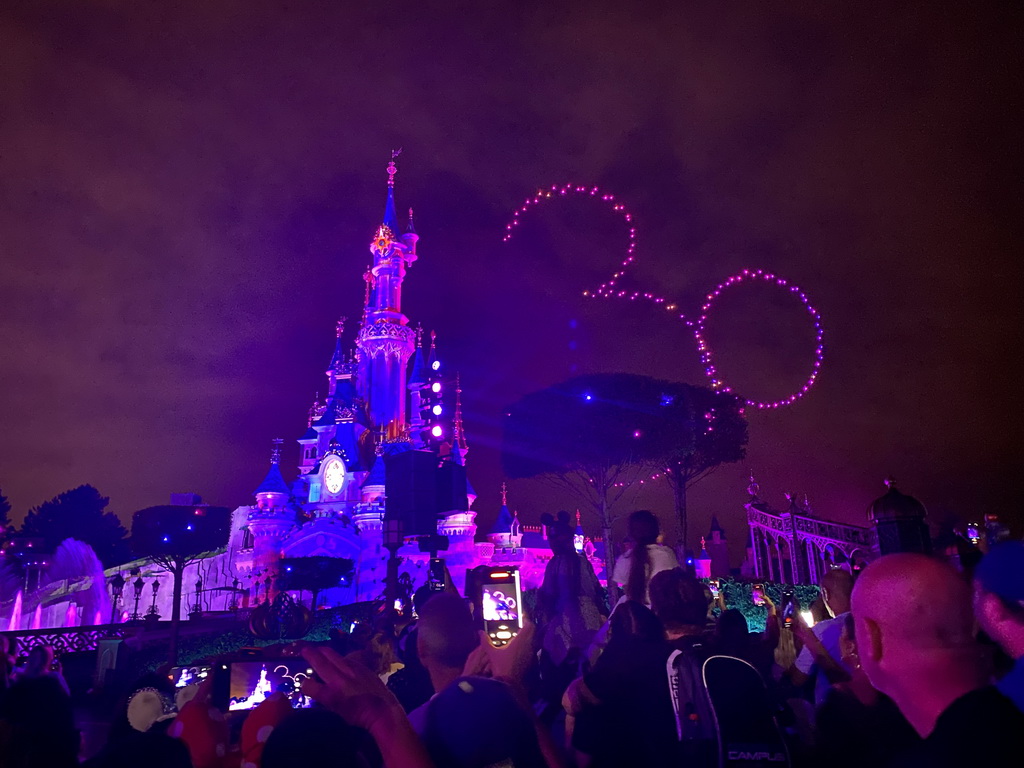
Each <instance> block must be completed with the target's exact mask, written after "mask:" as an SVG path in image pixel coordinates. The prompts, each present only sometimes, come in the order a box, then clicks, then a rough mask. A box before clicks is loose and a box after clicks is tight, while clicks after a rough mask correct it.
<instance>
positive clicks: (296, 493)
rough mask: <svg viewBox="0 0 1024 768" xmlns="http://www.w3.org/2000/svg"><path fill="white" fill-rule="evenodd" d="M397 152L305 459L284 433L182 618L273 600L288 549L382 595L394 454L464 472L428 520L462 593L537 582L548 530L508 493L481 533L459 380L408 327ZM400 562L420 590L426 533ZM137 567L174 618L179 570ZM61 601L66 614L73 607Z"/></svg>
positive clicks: (340, 595)
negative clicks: (356, 305) (502, 568)
mask: <svg viewBox="0 0 1024 768" xmlns="http://www.w3.org/2000/svg"><path fill="white" fill-rule="evenodd" d="M393 155H394V156H393V158H392V161H391V162H390V163H389V164H388V167H387V172H388V180H387V198H386V202H385V206H384V216H383V220H382V221H381V223H380V224H379V225H378V226H376V228H375V229H374V230H373V236H372V238H371V240H370V245H369V250H370V254H371V256H372V264H371V266H370V267H369V268H368V269H367V270H366V271H365V272H364V274H363V275H362V279H363V281H364V282H365V292H364V302H363V308H362V316H361V320H360V322H359V324H358V327H357V328H356V329H355V332H354V334H352V335H349V334H347V333H346V323H345V320H344V318H343V319H342V320H340V321H339V322H338V324H337V326H336V328H335V346H334V354H333V356H332V357H331V359H330V362H329V363H328V365H327V368H326V371H325V373H326V376H327V384H326V395H325V396H324V397H323V398H322V399H321V398H320V397H319V396H317V398H316V399H315V400H314V402H313V404H312V406H311V407H310V408H309V409H308V412H306V413H305V414H304V416H305V424H304V425H303V426H304V430H305V431H302V432H301V433H299V434H300V436H299V437H298V440H297V442H298V445H299V461H298V466H297V467H296V468H295V471H294V472H290V471H288V470H287V469H283V468H282V464H281V444H282V441H281V440H275V441H274V446H273V449H272V452H271V458H270V465H269V469H267V470H266V475H265V477H264V478H263V480H262V482H260V483H259V484H258V486H257V487H256V489H255V491H254V492H253V495H254V503H252V504H251V505H245V506H241V507H238V508H237V509H235V510H234V511H233V512H232V516H231V530H230V535H229V537H228V540H227V541H226V542H225V545H224V547H223V548H222V549H219V550H217V551H214V552H210V553H208V554H207V555H205V556H204V557H202V558H201V559H199V560H198V561H197V562H196V563H194V564H192V565H190V566H188V568H187V571H186V573H185V587H184V596H183V606H182V613H183V614H184V613H187V612H202V611H219V610H223V609H226V608H228V607H229V605H230V604H231V602H232V601H234V602H235V603H236V604H238V603H242V604H244V603H246V602H248V603H249V604H250V605H251V604H254V603H255V602H257V601H263V600H265V599H266V597H267V596H268V595H269V593H271V592H273V591H274V590H275V589H276V586H275V585H276V584H278V583H279V582H278V578H279V577H280V576H281V575H282V574H281V572H280V571H281V565H280V564H281V562H282V560H283V559H287V558H301V557H314V556H320V557H334V558H345V559H347V560H349V561H351V563H352V568H351V570H350V572H349V573H348V574H347V575H346V576H345V577H343V579H342V581H341V585H340V586H338V587H336V588H334V589H330V590H327V591H326V592H324V593H323V594H322V599H321V600H320V601H319V603H320V604H321V605H342V604H346V603H351V602H356V601H362V600H374V599H378V598H380V597H381V596H382V595H383V593H384V579H385V575H386V571H387V561H388V557H389V552H388V550H387V548H386V547H385V541H384V538H385V527H386V524H385V509H386V507H387V506H388V501H386V499H387V498H388V497H393V498H392V502H393V501H394V498H397V497H399V496H402V497H410V494H411V496H412V497H413V498H415V496H416V494H417V484H418V483H419V480H418V479H417V478H415V477H407V476H404V475H403V474H402V470H401V469H398V470H395V469H392V468H390V467H389V461H390V460H391V459H392V458H393V457H396V456H398V455H399V454H402V453H404V452H413V453H415V454H416V457H417V458H420V459H424V458H425V459H426V462H427V464H428V465H432V467H433V468H435V469H437V470H438V471H439V472H440V473H441V475H444V474H445V473H444V470H445V469H446V468H457V469H454V471H453V472H451V473H450V476H452V477H455V478H456V483H455V485H456V489H455V492H454V493H447V494H438V495H437V496H434V497H432V498H439V497H441V496H443V497H444V498H445V501H444V502H438V503H440V506H436V504H435V506H434V507H433V508H432V510H431V512H430V515H431V525H433V524H434V523H433V521H434V520H436V532H437V534H439V535H441V536H444V537H447V549H445V550H444V551H441V552H440V553H439V554H440V556H441V557H443V558H444V559H445V561H446V564H447V566H448V569H449V571H450V573H451V576H452V578H453V580H454V581H455V583H456V585H457V586H459V588H460V589H461V588H462V587H463V584H464V580H465V574H466V570H467V569H469V568H473V567H475V566H478V565H482V564H493V565H510V566H511V565H516V566H519V568H520V570H521V574H522V579H523V582H524V585H525V586H527V587H532V586H539V584H540V581H541V579H542V577H543V571H544V566H545V565H546V563H547V561H548V559H550V556H551V552H550V549H549V547H548V545H547V541H546V540H545V534H544V531H543V529H542V527H540V526H522V525H520V523H519V520H518V516H517V515H516V514H515V513H513V512H510V511H509V507H508V505H507V503H506V498H505V493H504V489H502V506H501V509H500V511H499V514H498V517H497V521H496V523H495V525H494V526H493V528H492V529H491V531H490V532H489V533H487V534H486V536H485V537H484V540H482V541H477V526H476V522H475V519H476V512H474V511H473V509H472V506H473V503H474V501H475V499H476V493H475V491H474V490H473V488H472V485H471V484H470V483H469V482H468V481H464V482H465V485H464V490H463V486H462V485H461V482H460V480H459V479H460V478H465V477H466V474H465V467H466V462H467V456H468V454H469V452H470V451H469V445H468V442H467V438H466V432H465V428H464V426H463V421H462V407H461V406H462V404H461V393H462V391H461V388H460V386H459V379H458V377H457V376H455V375H452V374H450V373H449V372H448V371H447V370H446V369H445V367H444V366H443V364H442V360H441V359H440V358H439V356H438V352H437V346H436V337H435V334H433V333H431V334H429V335H427V334H424V333H423V331H422V329H417V328H415V327H413V326H411V325H410V320H409V318H408V317H406V315H405V314H403V312H402V290H403V288H404V284H405V279H406V276H407V274H408V273H409V271H410V270H411V268H412V267H413V266H414V265H415V264H416V262H417V260H418V259H419V254H418V253H417V246H418V244H419V240H420V237H419V235H418V234H417V233H416V230H415V228H414V226H413V216H412V210H411V209H410V210H409V216H408V219H407V220H406V222H405V225H404V227H403V226H402V225H401V224H400V223H399V221H398V215H397V213H396V206H395V175H396V172H397V167H396V165H395V161H394V159H395V157H397V153H393ZM425 336H426V338H424V337H425ZM268 352H269V350H268ZM300 424H301V422H300ZM297 432H298V430H297ZM395 464H396V465H397V464H398V462H395ZM406 465H408V466H412V465H411V464H408V463H405V464H403V466H406ZM421 466H422V462H421ZM386 467H387V468H386ZM409 471H413V470H411V469H410V470H409ZM256 477H258V474H257V475H256ZM495 495H497V494H495ZM198 502H199V499H198V498H195V497H192V496H190V495H177V496H176V497H174V498H172V503H174V504H180V505H187V504H193V503H196V504H198ZM577 533H578V534H582V531H581V530H579V531H578V532H577ZM578 539H579V546H580V547H582V548H584V549H585V551H587V552H588V553H589V554H590V555H591V559H592V561H593V563H594V565H595V569H596V570H597V571H598V573H599V574H600V573H602V572H603V568H602V566H601V563H600V559H599V558H598V557H596V556H595V553H594V545H593V544H592V543H591V542H590V541H589V540H586V539H585V537H583V536H582V535H579V536H578ZM398 557H399V558H400V563H401V565H400V568H399V579H400V581H402V582H403V583H404V584H406V585H411V587H412V588H414V589H415V588H416V587H419V586H421V585H422V584H424V583H425V581H426V578H427V564H428V560H429V554H424V553H422V552H421V551H420V547H419V546H418V542H417V541H414V540H413V539H412V538H409V539H407V540H405V541H403V543H402V544H401V546H400V548H399V550H398ZM129 566H141V569H142V578H143V579H144V581H145V582H146V583H147V588H146V593H145V597H146V599H145V602H144V607H146V608H149V607H150V606H149V602H150V600H149V598H150V589H149V586H148V585H150V584H151V583H152V582H153V581H154V580H156V581H159V582H160V586H159V588H158V589H156V590H154V591H153V595H154V597H153V601H154V605H155V606H156V610H157V611H158V612H159V613H160V614H161V616H162V617H163V618H167V617H168V616H169V615H170V599H171V594H170V593H171V589H170V586H171V585H170V578H171V577H170V574H169V573H167V572H166V571H163V570H162V569H160V568H159V566H156V565H152V564H144V563H143V562H141V561H140V562H139V563H132V564H126V565H125V566H122V567H121V568H120V569H117V568H115V569H111V570H109V571H108V572H107V573H108V576H111V577H112V576H113V575H114V574H115V573H117V572H118V571H122V572H124V571H126V570H127V569H128V567H129ZM126 575H127V574H126ZM132 578H134V577H132ZM129 607H130V606H129ZM53 608H54V613H55V616H56V614H58V613H60V611H61V610H63V608H60V609H58V608H57V606H54V607H53ZM49 612H50V611H49V610H48V611H47V613H49ZM60 615H61V617H63V614H60Z"/></svg>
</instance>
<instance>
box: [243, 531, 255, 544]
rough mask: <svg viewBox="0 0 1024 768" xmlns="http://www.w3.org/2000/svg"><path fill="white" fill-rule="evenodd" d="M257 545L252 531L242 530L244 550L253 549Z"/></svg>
mask: <svg viewBox="0 0 1024 768" xmlns="http://www.w3.org/2000/svg"><path fill="white" fill-rule="evenodd" d="M254 543H255V541H254V539H253V535H252V531H250V530H249V529H248V528H243V529H242V549H252V548H253V544H254Z"/></svg>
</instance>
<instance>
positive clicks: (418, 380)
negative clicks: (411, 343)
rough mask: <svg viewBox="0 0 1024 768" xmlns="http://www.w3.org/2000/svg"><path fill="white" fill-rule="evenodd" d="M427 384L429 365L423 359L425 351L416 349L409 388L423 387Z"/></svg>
mask: <svg viewBox="0 0 1024 768" xmlns="http://www.w3.org/2000/svg"><path fill="white" fill-rule="evenodd" d="M426 383H427V363H426V361H424V359H423V350H422V349H421V348H420V347H417V348H416V354H415V355H414V356H413V358H412V373H410V374H409V386H417V387H419V386H422V385H424V384H426Z"/></svg>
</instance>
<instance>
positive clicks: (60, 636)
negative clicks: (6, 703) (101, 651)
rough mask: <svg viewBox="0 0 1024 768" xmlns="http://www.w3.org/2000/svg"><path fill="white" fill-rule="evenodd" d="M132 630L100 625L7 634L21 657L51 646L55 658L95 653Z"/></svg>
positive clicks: (111, 625) (25, 630)
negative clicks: (103, 643)
mask: <svg viewBox="0 0 1024 768" xmlns="http://www.w3.org/2000/svg"><path fill="white" fill-rule="evenodd" d="M132 629H137V627H132V626H131V625H128V624H98V625H95V626H91V627H67V628H63V627H51V628H49V629H19V630H12V631H9V632H5V633H4V634H6V635H7V636H8V637H11V638H14V639H15V641H16V643H17V650H18V654H19V655H24V654H25V653H27V652H28V651H30V650H31V649H32V648H35V647H37V646H46V645H48V646H50V647H51V648H53V653H54V655H55V656H62V655H63V654H65V653H76V652H78V651H95V650H96V649H97V648H99V645H100V641H101V640H104V639H108V638H112V637H118V638H123V637H125V636H126V635H127V634H128V633H129V631H131V630H132Z"/></svg>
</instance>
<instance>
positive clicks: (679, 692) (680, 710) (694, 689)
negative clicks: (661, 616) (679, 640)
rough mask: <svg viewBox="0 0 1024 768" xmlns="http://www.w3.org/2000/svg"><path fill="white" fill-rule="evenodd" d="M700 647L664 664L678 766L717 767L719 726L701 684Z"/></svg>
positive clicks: (675, 653) (674, 655)
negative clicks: (676, 743)
mask: <svg viewBox="0 0 1024 768" xmlns="http://www.w3.org/2000/svg"><path fill="white" fill-rule="evenodd" d="M699 649H700V646H699V645H695V646H693V647H691V648H688V649H687V650H676V651H673V652H672V653H671V654H670V655H669V657H668V661H667V662H666V663H665V668H666V672H667V674H668V689H669V697H670V698H671V700H672V710H673V713H674V714H675V720H676V738H677V739H678V740H679V759H680V765H685V766H687V768H690V767H691V766H693V767H695V768H696V767H697V766H700V768H703V767H704V766H717V765H718V761H717V759H716V755H717V752H718V726H717V723H716V721H715V713H714V710H713V708H712V706H711V700H710V698H709V697H708V691H707V687H706V686H705V685H704V678H703V673H702V668H703V657H702V655H701V654H700V652H699Z"/></svg>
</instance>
